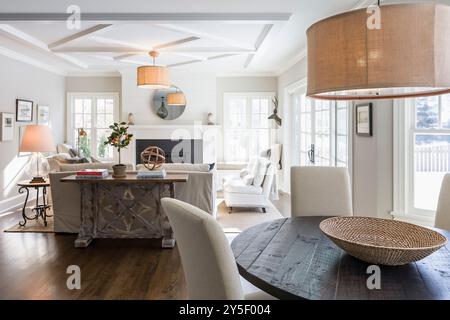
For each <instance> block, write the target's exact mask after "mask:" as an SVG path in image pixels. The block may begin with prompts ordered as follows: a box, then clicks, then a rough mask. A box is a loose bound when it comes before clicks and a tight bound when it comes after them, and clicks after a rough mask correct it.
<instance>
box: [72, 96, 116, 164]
mask: <svg viewBox="0 0 450 320" xmlns="http://www.w3.org/2000/svg"><path fill="white" fill-rule="evenodd" d="M118 101H119V99H118V95H117V94H114V93H111V94H90V93H86V94H83V93H69V94H68V106H69V112H68V121H67V123H68V126H67V127H68V130H67V138H68V139H67V140H68V141H69V142H70V143H71V144H72V145H75V146H76V147H77V148H78V149H79V150H80V153H81V156H83V157H86V158H90V157H96V158H98V159H100V160H111V159H112V158H113V150H112V148H111V147H110V146H107V145H105V144H104V142H105V141H106V138H107V136H108V135H109V134H110V129H109V126H110V125H112V124H113V123H114V122H118V119H119V107H118Z"/></svg>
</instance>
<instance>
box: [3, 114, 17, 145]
mask: <svg viewBox="0 0 450 320" xmlns="http://www.w3.org/2000/svg"><path fill="white" fill-rule="evenodd" d="M0 126H1V128H0V141H11V140H14V114H12V113H7V112H2V113H0Z"/></svg>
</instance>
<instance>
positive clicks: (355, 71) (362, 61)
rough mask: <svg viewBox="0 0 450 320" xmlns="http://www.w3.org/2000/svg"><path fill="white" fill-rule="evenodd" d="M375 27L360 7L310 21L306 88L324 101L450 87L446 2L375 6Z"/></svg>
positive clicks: (388, 96)
mask: <svg viewBox="0 0 450 320" xmlns="http://www.w3.org/2000/svg"><path fill="white" fill-rule="evenodd" d="M380 10H381V11H380V12H381V15H380V19H381V20H380V21H381V29H369V28H368V24H367V21H368V18H369V17H370V14H368V13H367V11H366V9H362V10H355V11H351V12H347V13H343V14H340V15H336V16H333V17H330V18H327V19H325V20H322V21H319V22H317V23H316V24H314V25H312V26H311V27H310V28H309V29H308V31H307V37H308V92H307V95H308V96H309V97H312V98H317V99H326V100H358V99H364V100H366V99H393V98H404V97H417V96H429V95H438V94H444V93H448V92H450V7H449V6H446V5H442V4H436V3H419V4H395V5H384V6H381V7H380Z"/></svg>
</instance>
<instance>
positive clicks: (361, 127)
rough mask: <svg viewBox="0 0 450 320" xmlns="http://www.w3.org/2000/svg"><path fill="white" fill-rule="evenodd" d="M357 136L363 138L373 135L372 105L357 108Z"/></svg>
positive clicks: (362, 105) (361, 105)
mask: <svg viewBox="0 0 450 320" xmlns="http://www.w3.org/2000/svg"><path fill="white" fill-rule="evenodd" d="M356 134H357V135H358V136H362V137H371V136H372V135H373V124H372V103H367V104H360V105H357V106H356Z"/></svg>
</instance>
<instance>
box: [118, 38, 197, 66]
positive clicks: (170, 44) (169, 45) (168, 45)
mask: <svg viewBox="0 0 450 320" xmlns="http://www.w3.org/2000/svg"><path fill="white" fill-rule="evenodd" d="M199 39H200V38H198V37H188V38H184V39H180V40H176V41H172V42H168V43H164V44H160V45H157V46H154V47H153V48H146V49H144V50H145V53H148V52H149V51H151V50H162V49H167V48H172V47H176V46H179V45H181V44H183V43H187V42H191V41H196V40H199ZM110 42H111V43H115V44H123V45H127V44H128V47H129V48H138V47H139V46H137V45H133V44H131V43H126V42H122V41H116V40H112V39H111V40H110ZM141 54H144V52H141V53H139V55H141ZM134 55H137V53H127V54H122V55H120V56H117V57H115V58H114V60H117V61H120V60H123V59H126V58H129V57H132V56H134Z"/></svg>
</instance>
